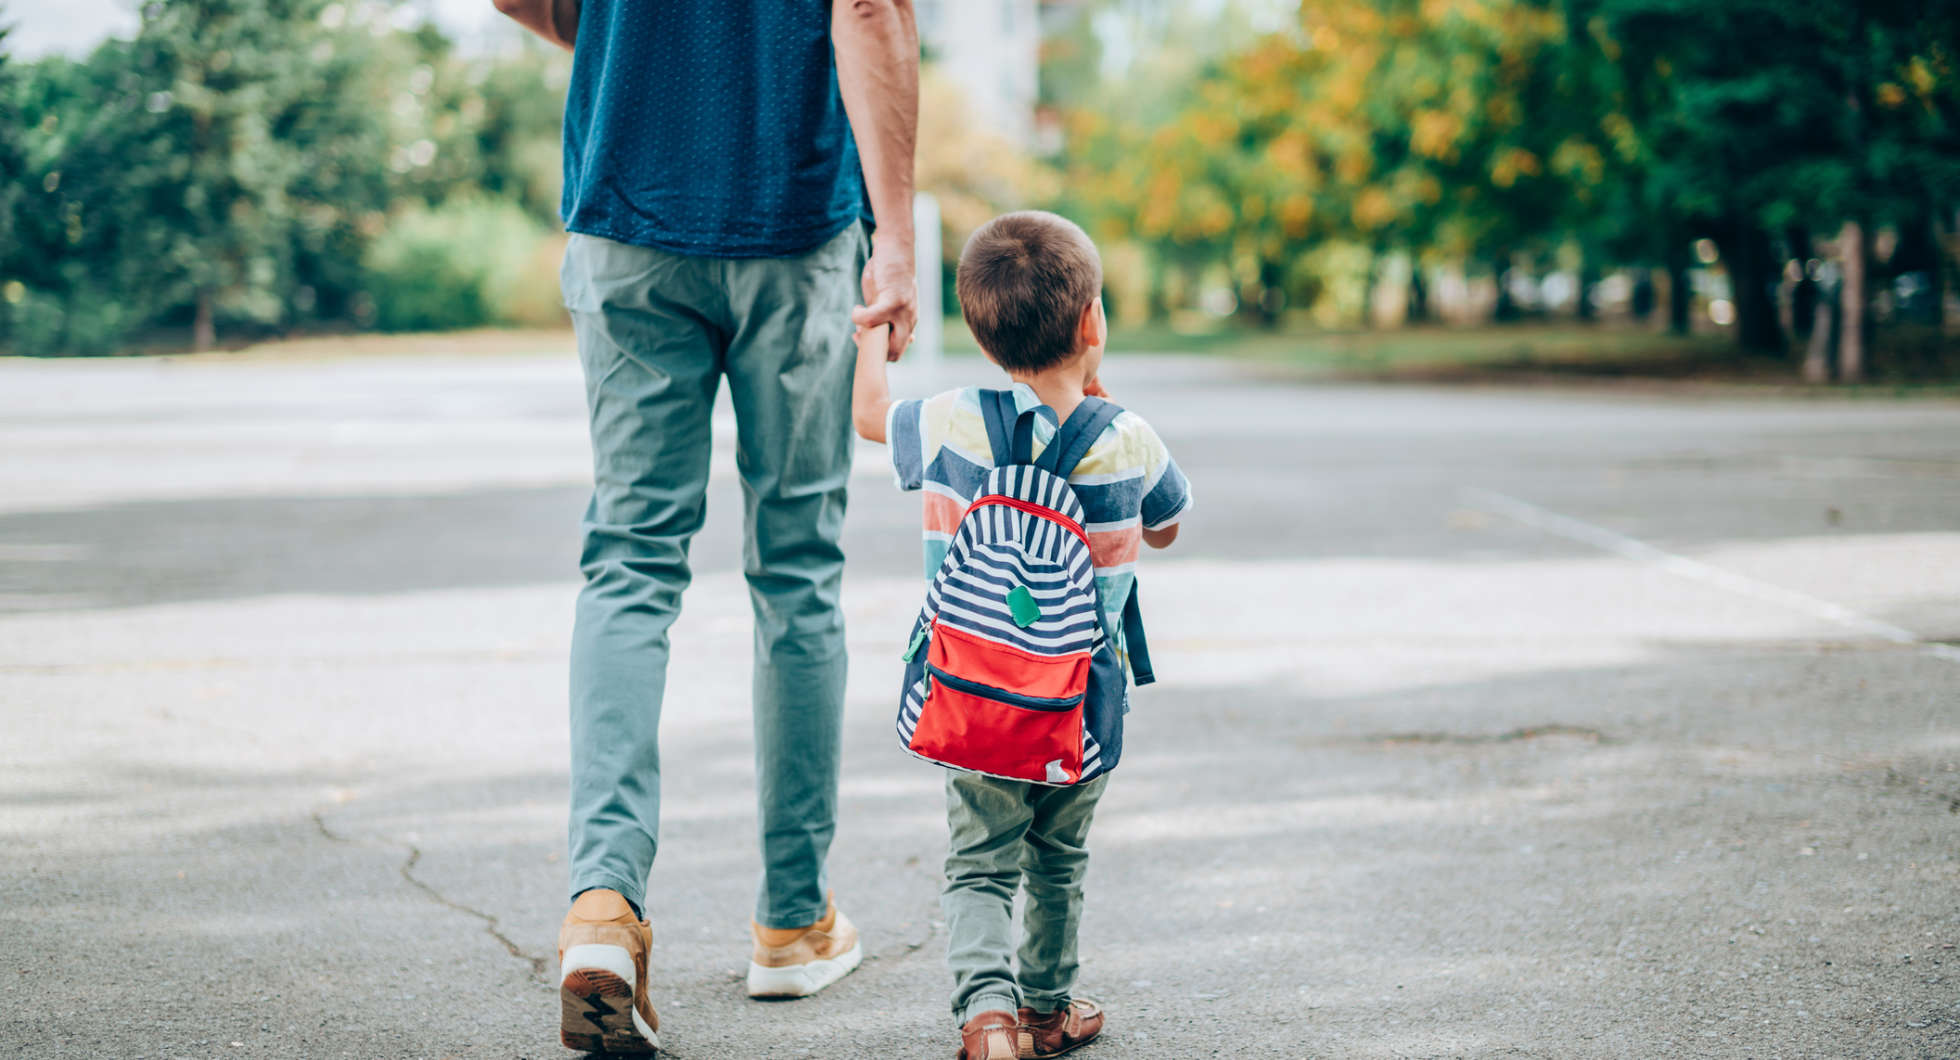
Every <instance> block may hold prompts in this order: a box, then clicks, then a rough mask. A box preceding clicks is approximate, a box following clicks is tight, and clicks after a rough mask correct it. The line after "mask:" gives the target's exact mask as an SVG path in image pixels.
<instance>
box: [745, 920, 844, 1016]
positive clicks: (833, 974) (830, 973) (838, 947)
mask: <svg viewBox="0 0 1960 1060" xmlns="http://www.w3.org/2000/svg"><path fill="white" fill-rule="evenodd" d="M749 931H750V933H751V934H753V935H754V936H755V951H754V953H753V954H752V955H751V956H750V957H749V996H750V997H809V996H810V995H811V994H814V993H816V992H817V991H819V990H822V989H823V988H824V987H826V986H829V985H830V984H832V983H834V982H836V981H837V980H839V979H842V978H844V977H845V976H847V975H849V974H851V971H852V970H853V969H855V968H856V967H857V966H858V963H859V962H860V961H862V960H864V949H863V947H861V946H859V945H858V932H857V927H856V925H854V924H852V923H851V921H850V920H849V918H847V917H845V916H844V914H842V913H840V912H838V911H837V903H835V902H832V903H831V904H830V909H829V911H827V912H826V913H825V914H824V918H823V919H822V920H819V921H817V922H816V923H814V924H811V925H810V926H809V927H806V928H786V929H781V930H778V929H775V928H766V927H763V926H762V925H761V924H756V923H751V924H749Z"/></svg>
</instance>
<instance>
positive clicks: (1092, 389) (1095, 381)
mask: <svg viewBox="0 0 1960 1060" xmlns="http://www.w3.org/2000/svg"><path fill="white" fill-rule="evenodd" d="M1082 392H1083V393H1084V394H1087V395H1089V396H1090V397H1099V398H1102V399H1103V400H1105V401H1107V400H1109V391H1107V390H1104V389H1103V385H1102V376H1100V375H1096V376H1091V377H1090V379H1089V381H1088V382H1086V383H1084V384H1082Z"/></svg>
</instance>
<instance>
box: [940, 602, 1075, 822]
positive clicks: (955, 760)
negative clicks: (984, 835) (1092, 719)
mask: <svg viewBox="0 0 1960 1060" xmlns="http://www.w3.org/2000/svg"><path fill="white" fill-rule="evenodd" d="M929 643H930V645H931V646H930V648H928V650H927V653H926V685H927V689H926V697H925V703H924V705H923V707H922V708H921V709H920V712H919V722H918V726H917V728H916V729H915V730H914V731H913V733H912V738H911V740H910V741H909V742H908V746H909V747H910V748H911V750H912V751H913V752H914V753H917V754H920V755H923V756H925V757H926V758H930V759H933V760H934V761H938V762H944V763H945V764H947V765H952V766H958V767H959V768H962V769H971V770H974V771H976V772H980V773H990V774H992V775H994V776H997V777H1007V778H1010V779H1014V780H1033V781H1040V782H1042V783H1047V784H1069V783H1073V782H1074V781H1075V780H1076V779H1077V778H1078V777H1080V776H1081V774H1082V731H1083V730H1082V701H1083V695H1084V693H1085V692H1086V691H1087V689H1088V684H1089V664H1090V659H1089V653H1088V652H1072V653H1069V654H1065V655H1036V654H1034V653H1032V652H1026V651H1022V650H1020V649H1018V648H1014V647H1010V646H1008V645H1005V644H1001V643H999V642H997V641H992V640H988V639H986V638H984V637H980V636H976V635H974V634H972V633H969V632H967V631H965V630H960V629H953V628H950V627H948V626H947V625H945V624H944V623H934V626H933V631H932V638H931V640H930V642H929Z"/></svg>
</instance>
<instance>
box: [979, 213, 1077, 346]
mask: <svg viewBox="0 0 1960 1060" xmlns="http://www.w3.org/2000/svg"><path fill="white" fill-rule="evenodd" d="M954 288H955V290H956V292H957V293H958V295H959V299H960V314H961V315H962V316H964V317H966V326H967V327H968V328H971V329H972V331H973V337H974V339H976V340H977V341H978V342H979V343H980V348H981V349H983V350H985V351H987V354H988V356H990V357H992V358H993V359H994V360H995V361H996V362H997V363H999V365H1000V366H1001V367H1002V368H1006V369H1009V370H1010V371H1014V370H1018V371H1024V372H1038V371H1040V370H1041V369H1043V368H1047V367H1049V366H1051V365H1055V364H1059V363H1061V362H1062V361H1065V360H1067V359H1069V358H1070V357H1072V356H1074V355H1075V354H1076V353H1077V352H1079V347H1078V346H1077V341H1076V340H1077V335H1076V325H1077V323H1078V322H1080V321H1081V319H1082V311H1083V310H1085V309H1087V308H1089V303H1091V302H1094V301H1095V300H1096V299H1097V297H1099V296H1100V295H1101V294H1102V257H1101V256H1100V255H1098V254H1097V253H1096V245H1095V244H1094V243H1092V242H1090V241H1089V236H1088V233H1086V232H1084V231H1082V229H1080V228H1078V227H1076V225H1075V223H1074V222H1072V221H1070V220H1068V219H1067V218H1065V217H1058V216H1056V215H1055V214H1052V213H1048V212H1046V211H1042V210H1023V211H1021V212H1019V213H1009V214H1002V215H1000V216H999V217H996V218H994V219H993V220H991V221H988V222H987V223H986V224H984V225H981V226H980V228H979V230H978V231H976V232H974V233H973V236H972V238H970V239H968V240H967V241H966V248H965V249H964V250H962V251H960V268H959V275H958V278H957V279H956V281H955V283H954Z"/></svg>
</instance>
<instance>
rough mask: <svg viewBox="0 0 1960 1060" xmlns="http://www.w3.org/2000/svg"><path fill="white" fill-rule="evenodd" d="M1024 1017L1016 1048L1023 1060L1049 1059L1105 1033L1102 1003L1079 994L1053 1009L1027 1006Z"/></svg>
mask: <svg viewBox="0 0 1960 1060" xmlns="http://www.w3.org/2000/svg"><path fill="white" fill-rule="evenodd" d="M1020 1020H1021V1036H1020V1038H1019V1039H1018V1040H1017V1042H1016V1047H1017V1048H1016V1051H1017V1052H1018V1053H1019V1054H1020V1058H1021V1060H1048V1058H1049V1057H1051V1056H1060V1055H1062V1054H1063V1053H1066V1052H1069V1051H1070V1050H1072V1049H1077V1048H1080V1047H1082V1046H1084V1045H1087V1044H1089V1043H1090V1042H1092V1041H1095V1040H1096V1035H1098V1034H1101V1033H1102V1029H1103V1010H1102V1006H1101V1005H1098V1004H1096V1003H1095V1002H1093V1001H1090V1000H1088V999H1086V998H1079V997H1078V998H1075V999H1074V1000H1072V1001H1070V1002H1069V1003H1068V1004H1067V1005H1064V1006H1062V1007H1061V1008H1059V1009H1056V1010H1055V1011H1053V1012H1046V1013H1037V1012H1036V1011H1035V1010H1033V1009H1031V1008H1024V1009H1022V1010H1021V1012H1020Z"/></svg>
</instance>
